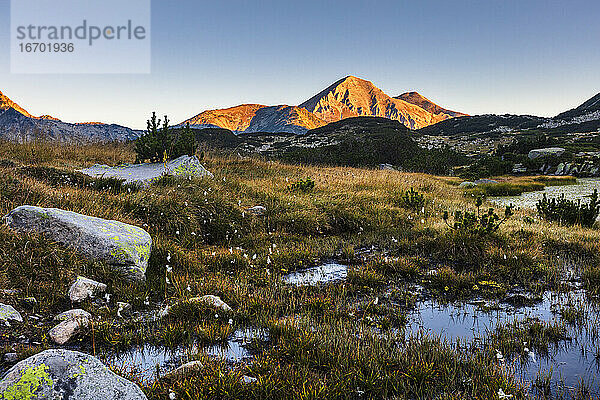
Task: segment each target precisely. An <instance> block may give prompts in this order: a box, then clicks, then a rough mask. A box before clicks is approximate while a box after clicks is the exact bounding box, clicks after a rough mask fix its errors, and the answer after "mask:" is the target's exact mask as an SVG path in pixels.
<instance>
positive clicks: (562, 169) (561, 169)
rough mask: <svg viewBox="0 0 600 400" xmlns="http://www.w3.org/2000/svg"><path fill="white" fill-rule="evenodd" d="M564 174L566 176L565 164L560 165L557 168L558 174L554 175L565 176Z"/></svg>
mask: <svg viewBox="0 0 600 400" xmlns="http://www.w3.org/2000/svg"><path fill="white" fill-rule="evenodd" d="M564 174H565V164H564V163H560V164H558V166H557V167H556V172H555V173H554V175H564Z"/></svg>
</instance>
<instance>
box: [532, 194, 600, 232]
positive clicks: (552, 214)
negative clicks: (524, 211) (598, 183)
mask: <svg viewBox="0 0 600 400" xmlns="http://www.w3.org/2000/svg"><path fill="white" fill-rule="evenodd" d="M536 208H537V211H538V214H540V216H541V217H542V218H544V219H546V220H548V221H555V222H558V223H559V224H562V225H569V226H570V225H581V226H585V227H591V226H592V225H594V222H596V218H598V215H599V214H600V201H599V199H598V191H597V190H594V193H593V194H592V195H591V197H590V201H589V202H587V203H582V201H581V200H577V201H575V200H568V199H567V198H565V196H564V195H562V196H560V197H558V198H553V199H548V197H547V196H546V195H544V198H543V199H542V200H540V201H538V202H537V204H536Z"/></svg>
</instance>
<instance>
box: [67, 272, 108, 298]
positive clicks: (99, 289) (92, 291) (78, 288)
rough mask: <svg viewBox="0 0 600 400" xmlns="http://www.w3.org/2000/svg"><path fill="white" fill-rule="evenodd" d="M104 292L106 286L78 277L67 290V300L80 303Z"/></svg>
mask: <svg viewBox="0 0 600 400" xmlns="http://www.w3.org/2000/svg"><path fill="white" fill-rule="evenodd" d="M105 290H106V285H105V284H104V283H100V282H96V281H94V280H91V279H88V278H84V277H82V276H78V277H77V279H76V280H75V283H73V284H72V285H71V288H70V289H69V298H70V299H71V301H73V302H80V301H83V300H85V299H87V298H88V297H90V296H92V297H94V296H97V295H99V294H101V293H103V292H104V291H105Z"/></svg>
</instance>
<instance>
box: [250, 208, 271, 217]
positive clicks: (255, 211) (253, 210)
mask: <svg viewBox="0 0 600 400" xmlns="http://www.w3.org/2000/svg"><path fill="white" fill-rule="evenodd" d="M246 212H248V213H250V214H253V215H257V216H262V215H265V214H266V212H267V209H266V208H265V207H263V206H254V207H250V208H247V209H246Z"/></svg>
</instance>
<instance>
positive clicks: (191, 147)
mask: <svg viewBox="0 0 600 400" xmlns="http://www.w3.org/2000/svg"><path fill="white" fill-rule="evenodd" d="M196 148H197V145H196V140H195V137H194V134H193V133H192V130H191V129H190V124H189V123H188V124H187V125H186V127H185V128H184V129H179V130H173V129H171V127H169V119H168V118H167V116H166V115H165V117H164V120H162V126H161V120H160V119H157V118H156V113H155V112H153V113H152V117H151V118H150V119H149V120H148V121H147V128H146V133H145V134H144V135H142V136H140V137H139V138H138V139H137V140H136V142H135V152H136V155H137V157H136V158H137V162H143V161H146V160H149V161H150V162H161V161H162V162H165V161H167V160H171V159H174V158H177V157H180V156H183V155H186V154H187V155H190V156H192V155H194V154H195V153H196Z"/></svg>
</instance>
